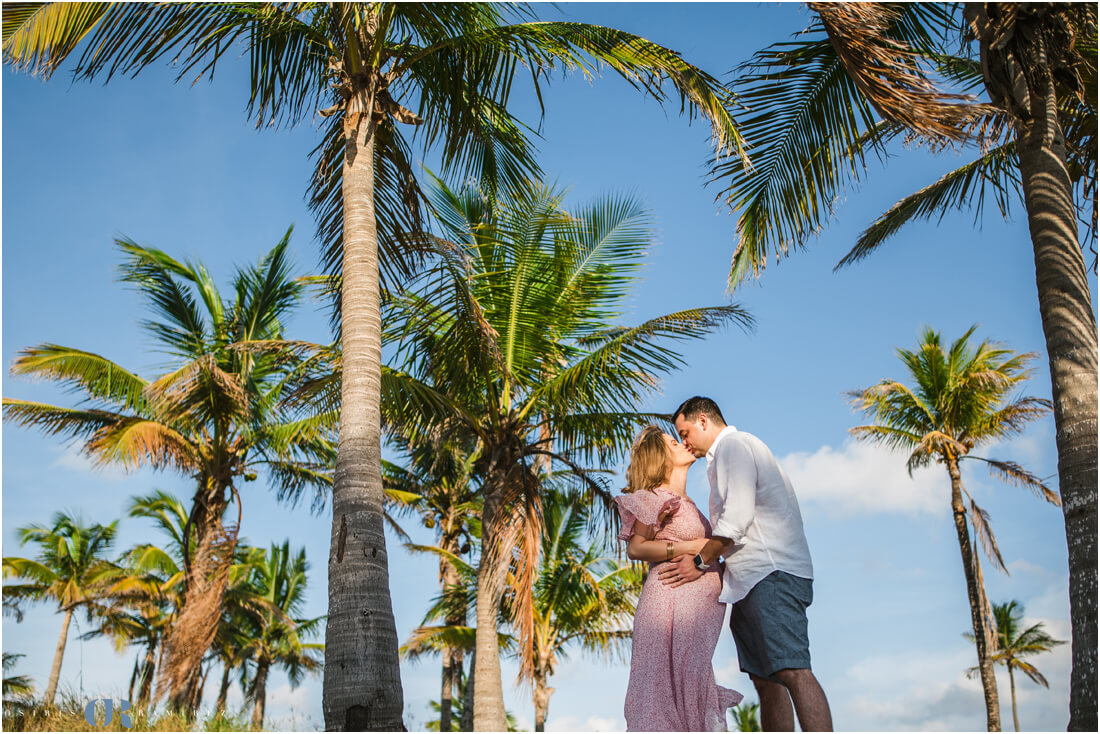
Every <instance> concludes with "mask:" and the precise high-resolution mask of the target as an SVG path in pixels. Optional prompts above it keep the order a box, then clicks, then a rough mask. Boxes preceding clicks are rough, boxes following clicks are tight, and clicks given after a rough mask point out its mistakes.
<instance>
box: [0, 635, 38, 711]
mask: <svg viewBox="0 0 1100 734" xmlns="http://www.w3.org/2000/svg"><path fill="white" fill-rule="evenodd" d="M21 657H24V656H23V655H22V654H19V653H10V652H6V653H4V702H3V707H4V719H5V720H6V722H11V721H12V720H13V719H15V718H17V717H19V716H21V715H22V714H24V713H25V712H26V710H27V708H28V707H29V705H30V701H31V699H32V696H33V695H34V684H33V683H32V682H31V679H30V677H29V676H26V675H8V672H9V671H11V670H12V668H14V667H15V664H16V662H17V661H18V660H19V658H21ZM10 725H11V724H10V723H9V726H10Z"/></svg>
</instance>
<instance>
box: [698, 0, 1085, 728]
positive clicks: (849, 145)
mask: <svg viewBox="0 0 1100 734" xmlns="http://www.w3.org/2000/svg"><path fill="white" fill-rule="evenodd" d="M810 7H811V8H812V9H813V10H814V11H815V13H816V15H817V19H816V21H815V22H814V23H813V25H812V26H811V28H810V29H809V30H808V31H807V32H806V33H805V34H801V35H799V36H798V37H797V38H796V39H795V40H793V41H789V42H785V43H777V44H773V45H771V46H769V47H767V48H765V49H763V50H762V51H759V52H758V53H757V54H755V55H754V56H753V58H752V60H751V61H750V62H748V63H747V64H745V65H744V66H742V67H741V69H740V72H741V73H740V75H739V78H738V80H737V81H736V82H735V83H734V85H733V87H732V91H734V92H735V93H736V94H737V95H738V96H739V98H740V99H741V101H742V102H743V103H744V104H745V105H746V107H747V108H748V109H750V110H751V112H750V113H748V114H747V115H746V117H745V119H743V120H740V121H739V123H740V124H739V127H740V129H741V130H742V132H743V133H744V135H745V140H746V144H747V146H748V149H749V151H750V153H751V154H752V156H753V160H754V162H755V163H756V166H755V167H754V168H753V169H752V170H745V169H742V168H741V167H738V166H731V165H729V164H728V163H719V164H718V165H716V166H715V167H714V168H713V169H712V172H713V174H714V176H715V177H716V178H721V179H724V180H725V181H726V182H727V184H728V186H727V188H726V189H725V190H724V191H723V194H724V195H725V196H726V198H727V201H728V202H729V204H730V205H731V207H733V208H735V209H738V210H739V211H740V219H739V221H738V226H737V229H738V238H739V243H738V246H737V250H736V252H735V254H734V264H733V268H732V270H731V273H730V282H731V285H736V284H737V283H739V282H741V281H742V280H743V279H744V278H746V277H747V276H748V275H749V273H756V272H757V271H758V270H759V269H761V268H763V267H764V266H765V264H766V263H767V261H768V259H769V258H770V257H771V256H772V255H773V254H774V255H775V256H776V257H777V258H778V257H779V256H780V255H786V254H788V253H789V252H790V251H791V250H792V249H798V248H801V247H803V246H805V245H806V243H807V242H808V239H809V237H810V235H811V234H812V233H814V232H817V231H819V230H820V228H821V227H822V225H824V224H825V223H826V221H827V220H828V219H829V218H830V215H831V214H832V212H833V204H834V202H835V200H836V197H837V195H838V194H840V192H842V191H843V190H844V189H845V188H846V187H847V186H848V185H849V184H852V183H856V182H859V181H860V180H861V179H862V178H863V177H864V175H865V159H866V157H867V155H868V154H869V153H875V154H877V155H878V157H879V158H880V159H884V158H885V143H886V142H887V141H889V140H891V139H895V138H896V137H897V136H899V135H904V136H916V137H919V138H920V139H922V140H923V142H925V143H926V144H927V147H929V148H931V149H933V150H938V149H940V148H942V147H943V146H944V145H948V144H952V143H953V142H957V141H960V140H963V139H969V140H970V141H972V142H973V143H974V148H975V149H976V153H975V154H974V155H975V157H974V160H972V161H970V162H968V163H967V164H966V165H963V166H961V167H960V168H958V169H956V170H954V171H952V172H950V173H948V174H946V175H944V176H943V177H941V178H940V179H939V180H938V181H935V182H932V183H930V184H929V185H928V186H925V187H923V188H922V189H920V190H919V191H917V192H915V193H914V194H912V195H910V196H907V197H905V198H903V199H902V200H901V201H899V202H898V203H897V204H895V205H894V206H892V207H891V208H890V209H889V210H888V211H887V212H885V213H884V214H883V215H882V216H880V217H878V218H877V219H876V220H875V221H874V222H873V223H872V224H871V225H870V226H869V227H868V228H867V229H866V231H864V232H863V234H862V235H861V236H860V237H859V239H858V240H857V242H856V244H855V246H854V247H853V248H852V250H851V251H850V252H849V253H848V254H847V255H846V256H845V257H844V258H843V259H842V260H841V261H840V263H839V264H838V266H837V267H838V268H839V267H841V266H844V265H849V264H851V263H854V262H856V261H858V260H860V259H862V258H864V257H866V256H868V255H870V254H871V253H872V252H873V251H875V249H876V248H878V247H879V246H880V245H881V244H882V243H883V242H884V241H886V240H887V239H889V238H890V237H891V236H892V235H893V234H894V233H896V232H897V231H898V230H899V229H900V228H901V227H902V226H904V224H905V223H907V222H909V221H912V220H915V219H928V218H932V217H937V216H938V217H942V216H943V215H944V214H945V213H946V212H948V211H951V210H955V209H966V210H973V211H975V212H976V215H977V216H980V215H981V213H982V211H983V209H984V205H985V203H986V202H987V201H988V199H993V200H994V201H995V203H996V205H997V208H998V209H999V210H1000V213H1001V214H1002V215H1004V216H1006V217H1007V215H1008V213H1009V210H1010V208H1011V207H1012V205H1013V202H1014V201H1016V200H1019V199H1022V200H1023V203H1024V205H1025V208H1026V210H1027V216H1028V224H1029V228H1030V233H1031V239H1032V244H1033V250H1034V258H1035V274H1036V285H1037V290H1038V297H1039V312H1040V316H1041V319H1042V324H1043V332H1044V334H1045V337H1046V347H1047V357H1048V361H1049V366H1050V374H1051V388H1052V395H1053V399H1054V420H1055V427H1056V439H1057V446H1058V456H1059V469H1058V472H1059V474H1058V478H1059V492H1060V493H1061V496H1062V499H1063V502H1062V508H1063V512H1064V514H1065V524H1066V538H1067V542H1068V545H1069V564H1070V609H1071V617H1072V620H1073V639H1074V644H1073V658H1074V663H1073V670H1074V673H1073V679H1072V684H1071V701H1070V710H1071V713H1070V718H1071V725H1070V726H1071V728H1073V729H1082V730H1086V731H1092V730H1094V729H1096V710H1097V698H1096V649H1097V642H1096V568H1097V551H1096V537H1097V526H1096V487H1097V468H1096V467H1097V447H1096V446H1097V445H1096V421H1097V414H1096V406H1097V394H1096V385H1097V368H1096V358H1097V341H1096V321H1095V316H1094V311H1093V307H1094V306H1093V303H1092V295H1091V291H1090V289H1089V285H1088V279H1087V272H1086V267H1085V260H1084V257H1083V253H1082V247H1083V242H1079V240H1078V229H1079V228H1078V222H1079V221H1080V223H1081V224H1083V225H1084V226H1085V228H1086V230H1087V234H1086V235H1085V238H1084V239H1085V241H1089V240H1091V242H1092V243H1093V245H1094V246H1095V242H1096V232H1097V228H1096V212H1097V207H1096V150H1097V145H1096V88H1097V76H1096V59H1097V54H1096V47H1097V46H1096V43H1097V42H1096V6H1095V4H1091V3H1083V4H1074V3H1056V4H1039V5H1036V4H1028V3H968V4H965V5H962V4H936V3H913V4H902V3H810ZM964 8H965V10H964ZM936 77H938V78H940V79H944V80H947V81H948V82H949V83H951V84H952V85H953V87H954V88H956V89H958V90H959V91H960V92H963V93H974V94H979V93H981V92H983V91H984V92H985V94H986V95H987V97H988V100H989V102H988V103H985V104H974V102H975V101H976V100H975V99H974V98H973V97H967V96H965V94H951V93H945V92H942V91H941V90H940V89H938V88H937V87H936V85H935V84H934V83H933V82H932V81H931V80H932V79H933V78H936ZM1089 200H1091V202H1092V206H1091V212H1089V211H1088V210H1089V209H1090V207H1089V206H1088V205H1087V204H1088V202H1089ZM1075 201H1076V202H1077V206H1075V205H1074V202H1075ZM1094 251H1095V250H1094ZM1095 268H1096V262H1095V259H1094V262H1093V270H1094V271H1095Z"/></svg>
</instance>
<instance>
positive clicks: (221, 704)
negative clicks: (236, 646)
mask: <svg viewBox="0 0 1100 734" xmlns="http://www.w3.org/2000/svg"><path fill="white" fill-rule="evenodd" d="M232 672H233V666H232V665H231V664H230V663H229V661H228V660H227V661H226V662H225V666H224V669H223V670H222V682H221V686H220V687H219V688H218V701H217V703H215V704H214V714H215V715H220V714H224V713H225V701H226V699H227V698H228V697H229V674H230V673H232Z"/></svg>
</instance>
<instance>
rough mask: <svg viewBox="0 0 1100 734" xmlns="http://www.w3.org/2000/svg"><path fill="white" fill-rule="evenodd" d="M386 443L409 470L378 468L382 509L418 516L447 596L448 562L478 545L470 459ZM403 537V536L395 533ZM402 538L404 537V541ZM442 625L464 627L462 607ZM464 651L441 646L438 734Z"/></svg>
mask: <svg viewBox="0 0 1100 734" xmlns="http://www.w3.org/2000/svg"><path fill="white" fill-rule="evenodd" d="M391 443H392V444H393V445H394V446H395V448H398V449H399V450H400V451H401V452H402V453H403V454H404V456H405V461H403V462H402V463H404V464H406V465H407V467H408V468H405V467H401V466H398V465H397V464H393V463H390V462H387V461H384V460H383V462H382V482H383V486H384V487H385V491H386V499H387V506H388V507H389V508H391V510H392V511H396V513H398V514H417V515H419V516H420V521H421V523H422V524H423V525H424V526H425V527H426V528H429V529H435V530H436V534H437V540H436V546H435V547H436V548H438V549H439V550H440V551H441V552H440V554H439V556H438V557H439V583H440V586H441V591H442V592H443V593H444V594H446V593H447V591H448V590H449V589H454V588H457V587H458V586H459V585H460V584H461V583H462V579H461V578H460V574H459V570H458V567H457V566H456V565H455V563H454V562H453V561H452V560H451V559H452V558H454V557H460V556H462V555H465V554H467V553H469V552H470V551H471V548H472V546H474V545H475V544H476V543H477V535H478V534H479V532H480V527H478V526H477V516H478V514H480V503H479V501H478V500H479V495H478V493H477V488H476V487H475V486H474V484H473V482H474V477H473V465H474V460H473V459H474V456H473V455H472V453H471V452H470V451H468V450H466V449H464V448H463V447H461V446H458V445H455V443H454V442H453V441H446V440H432V441H420V442H410V441H408V440H405V439H403V438H402V437H401V436H394V437H393V438H392V439H391ZM398 530H399V532H400V533H401V534H402V535H404V531H402V530H400V529H399V528H398ZM405 537H408V536H407V535H405ZM443 622H444V625H445V626H446V627H450V628H458V627H463V626H465V625H466V623H467V614H466V607H465V606H464V605H460V606H457V607H454V608H452V609H450V610H449V611H448V612H447V613H446V614H445V615H444V620H443ZM464 652H465V651H464V650H463V648H461V647H455V646H450V645H445V646H444V648H443V649H442V650H441V654H442V657H443V664H442V668H443V669H442V680H441V685H440V698H439V731H451V718H452V717H451V708H452V704H453V702H454V701H455V700H456V697H457V696H459V695H460V694H459V693H458V674H459V673H460V672H461V670H462V664H463V654H464Z"/></svg>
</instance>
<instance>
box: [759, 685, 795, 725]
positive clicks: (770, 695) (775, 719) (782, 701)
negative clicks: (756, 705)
mask: <svg viewBox="0 0 1100 734" xmlns="http://www.w3.org/2000/svg"><path fill="white" fill-rule="evenodd" d="M749 677H750V678H751V679H752V684H753V685H754V686H756V695H757V696H759V697H760V728H761V729H763V730H764V731H794V709H793V708H791V697H790V694H789V693H787V688H786V686H784V685H782V684H780V683H774V682H772V681H770V680H767V679H765V678H757V677H756V676H755V675H749Z"/></svg>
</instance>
